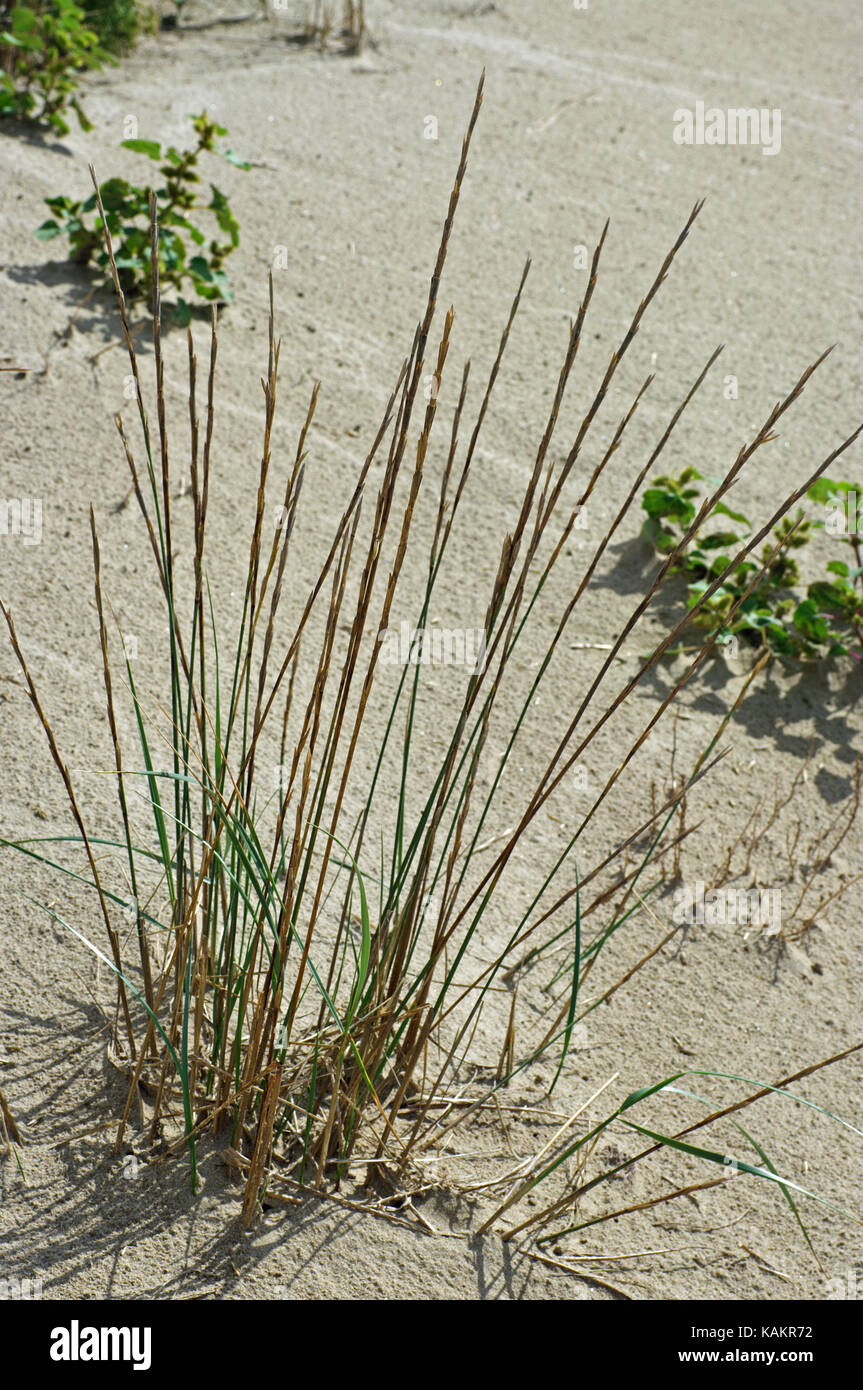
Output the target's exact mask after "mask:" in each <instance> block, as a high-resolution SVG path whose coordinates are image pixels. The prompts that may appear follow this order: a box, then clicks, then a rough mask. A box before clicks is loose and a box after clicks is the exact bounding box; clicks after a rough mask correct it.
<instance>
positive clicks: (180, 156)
mask: <svg viewBox="0 0 863 1390" xmlns="http://www.w3.org/2000/svg"><path fill="white" fill-rule="evenodd" d="M193 125H194V128H195V131H196V133H197V137H198V139H197V143H196V144H195V145H194V146H193V147H192V148H191V149H189V150H185V151H183V152H181V151H179V150H177V149H175V148H174V146H173V145H171V146H169V147H168V148H167V149H166V150H164V151H163V150H162V147H161V145H159V144H158V143H157V142H156V141H155V140H137V139H136V140H124V141H123V147H124V148H125V149H127V150H134V151H135V152H136V153H138V154H143V155H146V156H147V158H148V159H151V160H153V161H154V162H156V163H158V162H159V161H160V160H164V161H165V162H164V163H163V164H162V165H161V168H160V170H159V172H160V173H161V174H162V176H163V177H164V179H165V183H164V184H163V185H162V187H160V188H157V189H155V190H153V189H152V188H151V187H149V186H146V185H145V186H141V185H138V184H132V183H129V182H128V181H127V180H126V179H122V178H112V179H108V180H107V181H106V182H105V183H103V184H101V185H100V187H99V195H98V198H97V195H96V194H95V193H92V194H91V195H90V197H89V198H87V199H85V200H83V201H81V200H79V201H73V200H72V199H71V198H67V197H58V198H46V199H45V202H46V203H47V204H48V207H49V208H50V209H51V211H52V212H53V214H54V216H53V217H52V218H49V219H48V220H47V221H45V222H43V223H42V225H41V226H40V227H38V228H37V230H36V235H37V236H38V237H39V238H40V239H41V240H42V241H50V240H52V239H53V238H54V237H58V236H61V235H63V234H64V233H65V234H66V235H67V236H68V238H69V244H70V259H71V260H74V261H76V262H77V263H78V264H80V265H86V264H88V263H89V262H90V261H91V260H92V259H93V258H94V257H95V262H96V264H97V266H98V267H99V268H100V270H102V271H104V272H105V275H106V278H107V279H108V280H110V274H111V267H110V260H109V254H108V251H107V250H106V249H105V246H104V237H103V232H102V228H101V223H100V220H99V213H98V211H97V205H98V201H99V198H101V203H102V207H103V209H104V212H105V216H106V220H107V226H108V230H109V232H110V234H111V236H112V237H114V238H115V239H116V248H115V253H114V254H115V261H116V266H117V270H118V272H119V279H120V285H121V286H122V288H123V292H124V293H125V294H127V295H130V296H136V295H145V296H146V298H147V302H148V303H149V304H150V305H151V306H152V302H153V261H152V255H151V249H152V248H151V235H150V218H151V199H152V200H153V202H154V206H155V211H156V217H157V220H158V229H159V230H158V267H157V268H158V275H159V282H160V284H162V285H168V286H171V287H172V288H174V289H177V290H179V289H182V287H183V285H184V284H185V282H186V281H189V282H190V283H191V286H192V289H193V290H194V292H195V294H196V295H198V297H199V298H200V299H203V300H209V301H211V302H219V301H220V302H223V303H230V301H231V298H232V291H231V288H230V285H229V283H228V279H227V276H226V274H225V271H224V269H223V267H224V263H225V260H226V259H227V257H228V256H229V255H230V254H231V252H232V251H233V250H235V248H236V247H237V246H238V244H239V240H240V229H239V225H238V223H237V220H236V218H235V217H234V214H233V213H232V211H231V208H230V205H229V203H228V200H227V198H226V197H225V195H224V193H222V192H221V190H220V189H218V188H217V187H216V185H215V184H212V183H211V184H210V195H211V196H210V201H209V202H208V203H202V202H199V201H198V197H199V195H198V185H199V184H200V181H201V180H200V175H199V173H198V160H199V157H200V156H201V154H204V153H208V154H216V155H220V156H221V157H222V158H223V159H227V160H228V161H229V162H230V163H231V164H234V165H235V166H236V167H237V168H239V169H248V168H249V167H250V165H249V164H248V163H247V162H246V161H245V160H242V159H240V158H238V156H237V155H235V154H234V153H233V151H232V150H228V149H220V148H218V147H217V146H216V143H215V142H216V139H217V138H220V137H222V136H224V135H227V131H226V130H225V128H224V126H220V125H216V124H215V122H214V121H212V120H210V118H209V117H208V116H207V113H206V112H202V113H201V115H200V116H196V117H195V118H194V120H193ZM200 211H207V212H209V213H211V214H212V216H213V217H214V219H215V221H216V223H217V225H218V228H219V230H220V231H221V232H222V233H223V235H224V236H225V238H226V240H223V241H219V240H218V239H217V238H215V237H214V238H212V239H211V240H210V241H209V242H207V239H206V236H205V235H204V233H203V232H202V231H201V230H200V228H199V227H198V225H197V222H196V220H194V214H196V213H198V212H200ZM88 218H89V220H88ZM194 248H198V249H197V250H194ZM190 253H192V254H190ZM190 314H191V310H190V307H189V305H188V304H187V303H186V301H185V300H184V299H182V298H179V299H178V300H177V304H176V306H175V309H174V317H175V319H176V321H177V322H179V323H188V321H189V318H190Z"/></svg>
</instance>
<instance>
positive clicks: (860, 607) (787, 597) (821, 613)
mask: <svg viewBox="0 0 863 1390" xmlns="http://www.w3.org/2000/svg"><path fill="white" fill-rule="evenodd" d="M701 481H702V478H701V474H700V473H698V472H697V471H696V469H694V468H686V469H684V470H683V472H682V473H681V474H680V476H679V477H677V478H673V477H667V476H666V477H660V478H656V479H655V481H654V482H653V483H652V485H651V486H650V487H649V488H647V489H646V491H645V493H644V496H643V498H642V502H641V505H642V509H643V510H644V511H645V512H646V513H647V520H646V521H645V522H644V525H643V527H642V535H643V536H644V538H645V539H646V540H648V541H649V542H650V544H651V545H652V546H653V547H654V548H655V549H656V550H657V551H658V552H659V553H660V554H661V555H668V554H671V553H672V552H674V551H676V550H677V548H678V546H679V545H680V542H681V539H682V538H683V537H684V536H685V534H686V533H687V531H688V530H689V529H690V528H691V527H692V525H693V522H694V521H695V519H696V503H697V502H698V501H699V500H700V499H701V497H702V490H701V488H699V486H698V484H699V483H700V482H701ZM858 495H859V489H857V488H856V487H855V486H854V485H853V484H852V483H845V482H835V481H833V480H831V479H829V478H819V479H818V481H817V482H816V483H814V484H813V486H812V487H810V488H809V489H808V491H807V494H806V496H807V498H808V499H809V500H810V501H811V502H816V503H818V504H820V505H823V506H824V507H825V509H826V510H828V511H830V512H831V515H832V517H833V518H835V517H839V516H840V515H841V516H843V517H844V516H845V515H846V513H847V509H848V506H849V499H851V500H852V501H856V498H857V496H858ZM716 522H718V523H719V524H718V525H713V526H711V525H710V523H716ZM825 528H826V529H828V530H835V531H838V533H839V535H840V537H841V539H842V540H843V542H845V543H846V544H847V545H849V546H850V547H851V549H852V551H853V555H852V557H851V558H852V560H853V561H855V562H856V563H852V564H849V563H847V562H845V561H843V560H831V561H830V562H829V563H828V565H827V572H828V575H829V576H831V577H830V578H828V579H826V580H820V581H818V582H817V583H814V584H810V585H809V586H808V588H807V589H806V593H805V596H804V594H803V593H802V592H801V590H800V571H799V569H798V566H797V563H796V561H795V560H794V559H793V558H792V557H791V555H790V554H789V553H788V552H789V551H791V550H800V549H802V547H803V546H805V545H807V544H808V543H809V541H810V540H811V538H812V535H813V533H814V532H815V531H817V530H819V529H825ZM751 531H752V527H751V524H750V522H749V520H748V518H747V517H746V516H744V515H743V513H742V512H734V511H732V510H731V508H730V507H727V506H726V505H725V503H724V502H718V503H717V504H716V505H715V506H714V507H713V508H712V509H711V510H709V511H708V513H707V515H706V517H705V518H704V522H703V524H702V525H700V526H699V527H698V529H697V531H696V533H695V534H694V535H693V537H692V539H691V541H690V542H689V543H688V544H687V545H685V546H683V548H682V549H681V550H680V552H679V554H678V556H677V558H676V560H675V562H674V564H673V565H672V566H671V568H670V569H669V574H677V575H682V576H683V577H684V579H685V581H686V589H687V607H689V608H692V607H693V606H694V605H695V604H696V603H699V602H700V601H701V600H702V598H703V596H704V594H705V592H706V591H707V589H708V587H710V586H712V585H713V583H714V581H716V580H717V579H720V578H721V580H722V583H721V584H720V586H719V587H718V588H717V589H716V591H715V592H714V593H713V594H712V595H711V596H710V597H709V598H708V599H707V601H706V602H704V603H703V605H702V606H701V608H700V610H699V612H698V614H697V616H696V618H695V622H696V624H697V626H699V627H701V628H702V629H706V630H707V631H708V632H709V633H710V634H711V635H715V636H716V637H717V638H718V640H719V641H720V642H725V641H727V640H728V639H730V638H732V637H739V638H740V639H741V640H743V641H744V642H745V643H747V645H749V646H751V647H755V648H765V647H766V648H768V649H770V650H771V651H773V652H775V653H776V655H778V656H781V657H786V658H788V659H791V660H793V661H801V662H808V661H817V660H819V659H820V658H822V657H824V656H828V657H832V656H849V655H850V656H853V657H855V658H856V659H857V660H863V588H861V578H863V566H861V555H860V547H859V538H858V536H857V535H856V533H855V531H854V530H853V529H852V530H851V531H850V533H849V532H848V528H847V526H846V525H844V523H843V524H842V525H836V526H834V525H832V524H831V522H829V521H812V520H809V519H807V518H806V517H805V516H804V514H803V512H802V511H798V513H797V517H796V520H794V521H792V520H791V519H790V517H786V518H784V519H783V521H782V522H781V524H780V525H779V526H777V527H776V528H775V530H774V531H773V537H774V542H775V544H774V545H771V544H769V543H768V544H766V545H765V546H764V548H763V550H762V552H761V558H760V560H759V561H758V562H756V560H755V559H754V558H752V557H750V558H744V559H739V558H732V552H734V551H735V550H737V549H738V548H739V547H741V546H743V545H744V543H745V540H746V537H747V536H749V535H750V534H751ZM762 567H763V569H764V572H763V573H762V574H761V575H760V577H758V578H757V580H755V582H754V584H753V580H754V579H755V576H757V575H758V574H759V570H761V569H762ZM750 590H751V592H749V591H750ZM732 615H733V616H732ZM855 645H856V648H857V649H856V650H854V649H853V648H854V646H855Z"/></svg>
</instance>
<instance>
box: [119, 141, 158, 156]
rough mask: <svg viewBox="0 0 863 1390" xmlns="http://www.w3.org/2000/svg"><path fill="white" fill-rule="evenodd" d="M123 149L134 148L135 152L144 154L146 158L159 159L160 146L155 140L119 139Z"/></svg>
mask: <svg viewBox="0 0 863 1390" xmlns="http://www.w3.org/2000/svg"><path fill="white" fill-rule="evenodd" d="M120 143H121V145H122V146H123V149H124V150H134V152H135V154H145V155H146V156H147V158H148V159H161V158H162V147H161V145H160V144H159V143H158V142H157V141H156V140H121V142H120Z"/></svg>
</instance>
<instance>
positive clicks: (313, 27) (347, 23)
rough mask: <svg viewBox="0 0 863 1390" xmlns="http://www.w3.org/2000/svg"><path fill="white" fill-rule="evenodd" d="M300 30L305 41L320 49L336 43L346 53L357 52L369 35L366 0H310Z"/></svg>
mask: <svg viewBox="0 0 863 1390" xmlns="http://www.w3.org/2000/svg"><path fill="white" fill-rule="evenodd" d="M303 32H304V38H305V40H306V42H307V43H316V44H318V46H319V47H320V48H327V47H328V46H330V45H332V44H336V45H338V46H339V47H340V48H341V49H342V50H343V51H345V52H349V53H357V52H359V50H360V49H361V48H362V46H363V44H364V43H365V41H366V38H367V37H368V31H367V29H366V7H365V0H339V3H338V4H333V3H332V0H313V3H312V8H311V11H310V13H309V17H308V19H307V20H306V26H305V29H304V31H303Z"/></svg>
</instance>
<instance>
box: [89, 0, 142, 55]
mask: <svg viewBox="0 0 863 1390" xmlns="http://www.w3.org/2000/svg"><path fill="white" fill-rule="evenodd" d="M81 4H82V6H83V8H84V10H85V11H86V14H87V21H88V23H89V25H90V27H91V28H92V29H93V30H94V31H95V32H96V34H97V35H98V36H99V42H100V43H102V44H104V46H105V48H108V49H110V50H111V51H112V52H115V53H117V52H119V53H122V52H124V51H125V50H126V49H129V48H131V47H132V45H133V44H134V42H135V40H136V38H137V37H138V35H139V34H140V32H141V29H142V27H143V21H142V15H141V7H140V5H139V4H138V0H81Z"/></svg>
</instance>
